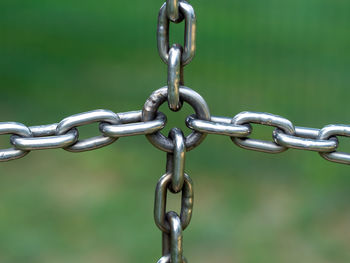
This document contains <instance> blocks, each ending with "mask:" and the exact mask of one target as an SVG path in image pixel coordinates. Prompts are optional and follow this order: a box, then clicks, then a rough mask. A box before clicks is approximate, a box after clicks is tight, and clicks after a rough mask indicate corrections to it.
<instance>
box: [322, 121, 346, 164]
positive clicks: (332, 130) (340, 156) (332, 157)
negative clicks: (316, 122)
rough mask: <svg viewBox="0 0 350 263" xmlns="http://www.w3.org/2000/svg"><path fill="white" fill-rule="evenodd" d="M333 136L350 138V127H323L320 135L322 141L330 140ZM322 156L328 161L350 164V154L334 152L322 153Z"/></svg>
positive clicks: (340, 125)
mask: <svg viewBox="0 0 350 263" xmlns="http://www.w3.org/2000/svg"><path fill="white" fill-rule="evenodd" d="M333 136H345V137H350V127H349V126H348V125H342V124H339V125H327V126H325V127H323V128H322V129H321V131H320V133H319V135H318V139H320V140H328V139H329V138H331V137H333ZM320 155H321V156H322V157H323V158H325V159H326V160H328V161H331V162H336V163H342V164H350V153H345V152H338V151H336V150H334V151H333V152H330V153H320Z"/></svg>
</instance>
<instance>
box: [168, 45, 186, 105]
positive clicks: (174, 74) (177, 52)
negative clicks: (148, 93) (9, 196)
mask: <svg viewBox="0 0 350 263" xmlns="http://www.w3.org/2000/svg"><path fill="white" fill-rule="evenodd" d="M181 54H182V48H181V46H180V45H178V44H174V45H173V46H172V47H171V48H170V51H169V61H168V104H169V108H170V109H171V110H172V111H178V110H179V109H181V106H182V105H181V101H180V92H179V88H180V84H181V85H183V83H181Z"/></svg>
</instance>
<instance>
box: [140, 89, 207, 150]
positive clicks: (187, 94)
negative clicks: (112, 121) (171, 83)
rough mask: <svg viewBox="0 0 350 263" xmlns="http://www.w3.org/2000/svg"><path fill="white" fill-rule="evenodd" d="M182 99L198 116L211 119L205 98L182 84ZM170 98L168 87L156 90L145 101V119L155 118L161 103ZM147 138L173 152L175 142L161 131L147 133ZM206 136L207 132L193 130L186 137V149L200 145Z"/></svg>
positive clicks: (161, 148) (163, 148)
mask: <svg viewBox="0 0 350 263" xmlns="http://www.w3.org/2000/svg"><path fill="white" fill-rule="evenodd" d="M179 91H180V99H181V100H182V101H185V102H187V103H188V104H190V105H191V106H192V108H193V109H194V111H195V113H196V116H197V117H198V118H199V119H202V120H209V119H210V113H209V108H208V105H207V103H206V102H205V100H204V99H203V98H202V96H201V95H199V94H198V93H197V92H195V91H193V90H191V89H189V88H187V87H185V86H180V89H179ZM167 98H168V89H167V87H163V88H160V89H158V90H156V91H154V92H153V93H152V94H151V96H150V97H149V98H148V99H147V101H146V102H145V105H144V106H143V110H142V119H143V121H150V120H154V118H155V117H156V113H157V111H158V108H159V107H160V105H162V104H163V103H164V102H165V101H166V100H167ZM146 137H147V139H148V140H149V141H150V142H151V143H152V144H153V145H154V146H155V147H157V148H158V149H160V150H162V151H165V152H170V153H171V152H173V149H174V143H173V141H172V140H170V139H169V138H167V137H165V136H164V135H163V134H161V133H160V132H156V133H154V134H149V135H146ZM205 137H206V134H204V133H200V132H197V131H193V132H192V133H191V134H190V135H188V136H187V137H186V139H185V144H186V151H190V150H192V149H193V148H195V147H196V146H198V145H199V144H200V143H201V142H202V141H203V140H204V138H205Z"/></svg>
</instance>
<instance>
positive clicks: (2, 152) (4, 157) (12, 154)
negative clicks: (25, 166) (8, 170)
mask: <svg viewBox="0 0 350 263" xmlns="http://www.w3.org/2000/svg"><path fill="white" fill-rule="evenodd" d="M5 134H11V135H14V134H15V135H18V136H22V137H31V136H32V132H31V131H30V130H29V128H28V127H27V126H25V125H24V124H22V123H19V122H1V123H0V135H5ZM28 152H29V151H23V150H20V149H16V148H13V147H12V148H8V149H0V162H6V161H10V160H15V159H19V158H21V157H23V156H25V155H26V154H28Z"/></svg>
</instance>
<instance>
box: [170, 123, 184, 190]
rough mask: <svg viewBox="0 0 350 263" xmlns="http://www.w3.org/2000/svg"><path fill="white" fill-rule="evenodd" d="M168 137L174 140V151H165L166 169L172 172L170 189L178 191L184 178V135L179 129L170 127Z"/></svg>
mask: <svg viewBox="0 0 350 263" xmlns="http://www.w3.org/2000/svg"><path fill="white" fill-rule="evenodd" d="M169 138H170V139H172V140H173V142H174V152H173V153H167V167H166V171H167V173H171V174H172V178H171V187H170V188H169V189H170V191H172V192H173V193H178V192H180V191H181V189H182V186H183V184H184V180H185V177H184V173H185V154H186V147H185V137H184V134H183V133H182V131H181V130H180V129H178V128H172V129H171V130H170V132H169Z"/></svg>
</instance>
